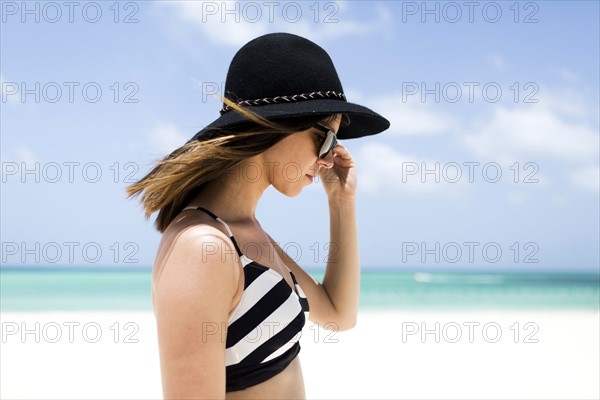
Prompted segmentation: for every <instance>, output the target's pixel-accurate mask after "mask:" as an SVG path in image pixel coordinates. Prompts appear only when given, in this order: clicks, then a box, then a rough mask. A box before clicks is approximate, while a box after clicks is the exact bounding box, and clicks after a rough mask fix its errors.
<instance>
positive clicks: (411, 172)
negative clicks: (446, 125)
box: [356, 143, 468, 196]
mask: <svg viewBox="0 0 600 400" xmlns="http://www.w3.org/2000/svg"><path fill="white" fill-rule="evenodd" d="M356 160H357V165H360V168H359V169H358V177H357V181H358V189H359V190H364V191H365V192H367V193H371V194H374V193H385V194H394V193H421V194H448V195H458V196H460V195H462V194H463V193H464V192H465V186H466V185H465V184H466V183H468V181H467V178H466V174H464V172H465V171H461V173H462V175H461V176H460V178H458V179H457V178H456V176H457V174H456V171H455V170H454V169H452V168H450V169H448V168H445V167H446V164H444V163H440V162H437V161H435V160H425V159H419V158H417V157H414V156H411V155H407V154H402V153H399V152H397V151H396V150H395V149H394V148H393V147H391V146H388V145H385V144H382V143H367V144H365V145H364V146H362V147H361V148H360V149H359V151H358V152H357V153H356ZM436 166H437V170H438V171H439V173H438V175H437V176H436V175H434V174H431V173H425V170H426V169H427V170H428V171H431V170H434V169H435V168H436ZM453 181H457V182H455V183H453Z"/></svg>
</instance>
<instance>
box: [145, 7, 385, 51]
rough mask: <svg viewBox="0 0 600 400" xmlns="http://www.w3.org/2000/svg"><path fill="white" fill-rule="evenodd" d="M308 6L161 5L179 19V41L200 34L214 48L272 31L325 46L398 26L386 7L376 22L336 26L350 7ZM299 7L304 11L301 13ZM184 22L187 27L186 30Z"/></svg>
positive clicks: (174, 23) (175, 26)
mask: <svg viewBox="0 0 600 400" xmlns="http://www.w3.org/2000/svg"><path fill="white" fill-rule="evenodd" d="M294 4H295V5H294ZM302 4H303V3H293V4H292V3H283V4H282V3H278V2H271V3H269V2H265V3H261V2H237V1H220V2H214V1H159V2H156V7H157V8H158V10H159V12H161V14H163V13H164V12H165V11H166V12H172V13H173V14H172V16H173V17H174V19H176V20H173V21H172V23H171V24H170V27H169V28H170V29H171V33H172V34H173V35H175V37H176V38H179V39H182V40H184V41H185V40H189V37H190V36H193V35H194V32H201V33H202V34H203V35H204V36H205V37H206V38H207V39H208V40H210V41H211V42H213V43H216V44H224V45H229V46H234V47H241V46H242V45H244V44H246V43H247V42H248V41H250V40H251V39H254V38H255V37H257V36H260V35H263V34H266V33H268V32H288V31H289V32H292V33H294V34H297V35H300V36H304V37H306V38H307V39H310V40H313V41H323V40H325V39H331V38H337V37H344V36H359V35H365V34H368V33H371V32H379V33H382V32H384V31H386V30H388V28H390V27H391V26H392V22H393V21H392V16H391V14H390V12H389V11H387V10H386V9H385V8H383V7H378V8H377V9H376V12H377V14H378V15H377V17H376V18H375V19H373V20H372V21H369V22H362V21H360V22H359V21H357V20H352V19H349V18H347V17H344V18H343V24H342V23H336V20H337V21H341V14H343V13H345V12H347V10H348V8H349V6H348V5H347V3H345V2H344V3H342V2H328V3H327V5H328V6H327V7H325V6H323V5H320V6H319V7H316V6H315V7H312V6H308V5H302ZM306 4H308V3H306ZM315 4H318V3H315ZM299 5H301V6H300V8H299V9H298V8H297V6H299ZM317 9H318V10H317ZM317 11H318V14H317V13H316V12H317ZM315 18H316V19H317V22H315ZM182 22H183V23H184V25H185V26H186V28H184V27H183V26H182V24H181V23H182ZM188 29H191V30H188ZM186 36H187V39H186V38H185V37H186Z"/></svg>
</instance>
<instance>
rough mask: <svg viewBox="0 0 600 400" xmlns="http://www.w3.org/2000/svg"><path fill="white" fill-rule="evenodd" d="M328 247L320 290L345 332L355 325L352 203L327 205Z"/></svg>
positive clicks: (355, 246) (355, 257)
mask: <svg viewBox="0 0 600 400" xmlns="http://www.w3.org/2000/svg"><path fill="white" fill-rule="evenodd" d="M329 225H330V228H329V229H330V244H329V257H328V260H327V268H326V269H325V276H324V277H323V287H324V288H325V291H326V292H327V294H328V296H329V298H330V299H331V303H332V305H333V307H334V308H335V312H336V315H337V316H338V321H339V323H340V325H341V326H343V327H344V328H345V329H350V328H352V327H354V326H355V325H356V315H357V313H358V299H359V292H360V258H359V254H358V233H357V228H356V205H355V201H354V199H347V200H343V201H330V202H329Z"/></svg>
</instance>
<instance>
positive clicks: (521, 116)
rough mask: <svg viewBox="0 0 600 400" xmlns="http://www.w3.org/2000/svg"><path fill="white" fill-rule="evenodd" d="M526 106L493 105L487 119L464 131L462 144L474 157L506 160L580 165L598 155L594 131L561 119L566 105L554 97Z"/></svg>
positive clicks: (567, 108)
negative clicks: (553, 160) (551, 160)
mask: <svg viewBox="0 0 600 400" xmlns="http://www.w3.org/2000/svg"><path fill="white" fill-rule="evenodd" d="M529 106H530V107H527V106H524V105H521V106H519V107H515V108H507V107H505V106H502V105H499V106H497V107H496V108H495V109H494V111H493V113H492V116H491V118H490V119H489V120H487V121H483V120H482V121H479V122H478V123H477V124H476V125H475V127H473V128H470V129H468V130H467V132H468V133H466V134H464V135H463V136H462V138H463V143H464V145H465V146H466V147H467V149H469V150H470V151H472V152H473V153H474V154H475V155H476V156H478V157H482V158H486V159H494V160H496V161H500V162H507V163H510V162H511V161H518V160H522V161H524V160H528V161H536V160H537V159H538V158H550V159H555V160H559V161H563V162H567V163H571V164H581V163H589V162H590V161H594V160H596V159H597V158H598V146H599V141H598V133H597V131H595V130H594V129H593V128H592V127H590V126H588V125H587V124H585V123H583V122H581V121H576V120H572V118H565V116H564V115H563V116H562V118H561V114H564V113H565V111H568V110H569V107H561V105H560V103H559V102H557V101H556V100H555V99H554V100H552V101H551V102H541V101H540V103H538V104H529ZM571 112H572V113H575V111H573V110H572V111H571Z"/></svg>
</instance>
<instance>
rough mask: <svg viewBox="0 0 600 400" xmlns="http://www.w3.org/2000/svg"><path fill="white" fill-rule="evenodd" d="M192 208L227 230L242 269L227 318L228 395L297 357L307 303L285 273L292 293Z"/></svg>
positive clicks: (285, 285)
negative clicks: (238, 293) (235, 302)
mask: <svg viewBox="0 0 600 400" xmlns="http://www.w3.org/2000/svg"><path fill="white" fill-rule="evenodd" d="M194 208H195V209H197V210H201V211H204V212H206V213H207V214H209V215H211V216H212V217H213V218H214V219H215V220H217V221H219V222H221V223H222V224H223V225H224V226H225V228H226V229H227V232H228V234H229V237H230V238H231V240H232V242H233V244H234V246H235V248H236V251H237V253H238V255H239V257H240V259H241V261H242V265H243V267H244V293H243V294H242V297H241V300H240V302H239V303H238V305H237V306H236V307H235V308H234V309H233V310H232V311H231V313H230V314H229V319H228V321H227V342H226V350H225V366H226V383H227V387H226V391H227V392H231V391H235V390H241V389H244V388H247V387H250V386H254V385H256V384H258V383H260V382H264V381H266V380H268V379H269V378H271V377H273V376H274V375H277V374H278V373H279V372H281V371H282V370H284V369H285V367H287V366H288V365H289V364H290V363H291V362H292V360H293V359H294V358H295V357H296V355H297V354H298V353H299V352H300V342H299V340H300V336H301V335H302V328H303V327H304V324H305V322H306V317H305V315H304V313H305V312H308V311H309V305H308V301H307V299H306V296H305V295H304V292H303V291H302V289H301V288H300V285H298V282H297V281H296V277H295V276H294V274H293V273H292V271H291V270H289V268H288V271H289V272H290V275H291V277H292V281H293V282H294V286H295V288H294V289H295V290H292V288H291V287H290V285H289V284H288V283H287V281H286V280H285V279H284V278H283V276H281V274H279V273H278V272H277V271H275V270H274V269H272V268H269V267H266V266H263V265H261V264H259V263H257V262H255V261H253V260H251V259H249V258H248V257H246V256H245V255H244V254H242V252H241V250H240V248H239V246H238V244H237V242H236V240H235V238H234V237H233V233H232V232H231V230H230V229H229V226H228V225H227V223H225V222H224V221H223V220H221V219H220V218H219V217H217V216H216V215H215V214H213V213H212V212H210V211H209V210H207V209H205V208H203V207H194Z"/></svg>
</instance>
